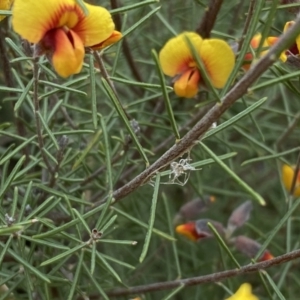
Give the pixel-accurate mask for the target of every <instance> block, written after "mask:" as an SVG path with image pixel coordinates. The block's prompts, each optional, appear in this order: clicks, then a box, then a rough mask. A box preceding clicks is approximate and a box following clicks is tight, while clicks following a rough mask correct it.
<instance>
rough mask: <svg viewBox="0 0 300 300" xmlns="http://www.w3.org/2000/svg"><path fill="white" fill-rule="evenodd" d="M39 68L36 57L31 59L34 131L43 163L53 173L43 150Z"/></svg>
mask: <svg viewBox="0 0 300 300" xmlns="http://www.w3.org/2000/svg"><path fill="white" fill-rule="evenodd" d="M38 73H39V70H38V64H37V58H35V59H34V61H33V78H34V82H33V102H34V116H35V124H36V132H37V137H38V144H39V149H40V152H41V155H42V158H43V161H44V163H45V164H46V166H47V168H48V171H49V172H50V173H51V174H53V169H52V166H51V165H50V163H49V160H48V158H47V156H46V154H45V152H44V140H43V133H42V126H41V121H40V117H39V115H38V112H39V111H40V104H39V97H38V85H39V74H38Z"/></svg>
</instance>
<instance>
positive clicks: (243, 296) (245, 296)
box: [226, 283, 259, 300]
mask: <svg viewBox="0 0 300 300" xmlns="http://www.w3.org/2000/svg"><path fill="white" fill-rule="evenodd" d="M226 300H259V299H258V298H257V297H256V296H255V295H253V294H252V287H251V285H250V284H249V283H243V284H242V285H241V286H240V287H239V289H238V290H237V291H236V292H235V293H234V294H233V295H232V296H231V297H229V298H227V299H226Z"/></svg>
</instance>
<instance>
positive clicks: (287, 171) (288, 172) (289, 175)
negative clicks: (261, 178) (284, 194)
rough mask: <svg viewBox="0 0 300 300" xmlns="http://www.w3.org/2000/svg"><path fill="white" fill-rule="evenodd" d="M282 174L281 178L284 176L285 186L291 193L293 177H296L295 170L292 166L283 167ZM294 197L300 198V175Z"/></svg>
mask: <svg viewBox="0 0 300 300" xmlns="http://www.w3.org/2000/svg"><path fill="white" fill-rule="evenodd" d="M281 173H282V174H281V176H282V182H283V185H284V187H285V188H286V190H287V191H288V192H290V190H291V187H292V183H293V177H294V173H295V170H294V169H293V168H292V167H291V166H288V165H283V166H282V170H281ZM294 196H295V197H299V196H300V173H299V174H298V176H297V180H296V186H295V190H294Z"/></svg>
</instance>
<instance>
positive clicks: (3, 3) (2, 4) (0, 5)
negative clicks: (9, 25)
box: [0, 0, 13, 21]
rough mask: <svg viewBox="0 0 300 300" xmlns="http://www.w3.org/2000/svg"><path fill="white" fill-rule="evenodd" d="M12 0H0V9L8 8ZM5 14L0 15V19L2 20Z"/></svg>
mask: <svg viewBox="0 0 300 300" xmlns="http://www.w3.org/2000/svg"><path fill="white" fill-rule="evenodd" d="M12 2H13V0H0V10H9V9H10V7H11V4H12ZM4 18H6V16H3V15H0V21H2V20H3V19H4Z"/></svg>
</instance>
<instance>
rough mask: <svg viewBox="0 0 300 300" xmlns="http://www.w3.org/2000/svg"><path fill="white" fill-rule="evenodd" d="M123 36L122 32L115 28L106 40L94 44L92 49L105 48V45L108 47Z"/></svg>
mask: <svg viewBox="0 0 300 300" xmlns="http://www.w3.org/2000/svg"><path fill="white" fill-rule="evenodd" d="M121 38H122V33H121V32H119V31H116V30H114V31H113V33H112V34H111V36H110V37H109V38H108V39H106V40H105V41H103V42H101V43H99V44H97V45H93V46H92V49H94V50H100V49H103V48H105V47H108V46H110V45H112V44H114V43H116V42H118V41H119V40H120V39H121Z"/></svg>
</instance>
